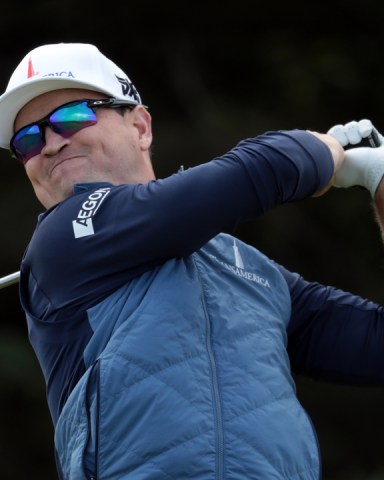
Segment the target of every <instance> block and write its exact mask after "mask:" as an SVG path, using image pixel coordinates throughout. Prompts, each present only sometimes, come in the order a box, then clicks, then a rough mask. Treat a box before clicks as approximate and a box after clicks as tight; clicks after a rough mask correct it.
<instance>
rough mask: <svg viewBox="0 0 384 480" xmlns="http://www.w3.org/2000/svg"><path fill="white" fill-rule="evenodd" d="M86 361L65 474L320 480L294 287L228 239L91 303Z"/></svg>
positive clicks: (82, 479)
mask: <svg viewBox="0 0 384 480" xmlns="http://www.w3.org/2000/svg"><path fill="white" fill-rule="evenodd" d="M88 318H89V322H90V323H91V325H92V328H93V330H94V335H93V337H92V339H91V341H90V343H89V345H88V347H87V350H86V352H85V354H84V358H85V361H86V365H87V366H88V369H87V371H86V373H85V374H84V376H83V377H82V379H81V380H80V381H79V382H78V384H77V386H76V388H75V389H74V390H73V392H72V393H71V395H70V397H69V399H68V401H67V403H66V405H65V407H64V409H63V411H62V414H61V416H60V418H59V421H58V423H57V427H56V432H55V445H56V449H57V452H58V458H59V461H60V464H61V469H62V471H63V475H64V478H65V479H68V480H86V479H90V478H94V479H98V480H104V479H105V480H117V479H119V480H122V479H124V480H160V479H164V480H170V479H173V480H183V479H194V480H223V479H227V480H250V479H254V480H264V479H274V480H277V479H290V480H317V479H319V478H320V460H319V453H318V445H317V439H316V435H315V433H314V431H313V427H312V424H311V422H310V420H309V418H308V416H307V414H306V412H305V411H304V410H303V408H302V407H301V405H300V404H299V402H298V400H297V398H296V395H295V385H294V382H293V380H292V377H291V373H290V365H289V359H288V356H287V351H286V343H287V335H286V327H287V323H288V321H289V318H290V295H289V291H288V288H287V285H286V283H285V281H284V279H283V277H282V276H281V274H280V272H279V271H278V269H277V268H276V267H275V265H274V264H273V262H271V261H270V260H268V259H267V258H266V257H265V256H264V255H263V254H261V253H260V252H258V251H257V250H255V249H253V248H251V247H249V246H247V245H245V244H243V243H242V242H240V241H239V240H237V239H234V237H231V236H229V235H224V234H222V235H218V236H217V237H215V238H214V239H213V240H212V241H210V242H209V243H208V244H206V245H205V246H204V248H202V249H201V250H199V251H198V252H196V253H194V254H193V255H191V256H190V257H188V258H185V259H174V260H170V261H168V262H166V263H165V264H164V265H162V266H161V267H159V268H157V269H155V270H153V271H151V272H148V273H146V274H144V275H142V276H140V277H139V278H137V279H135V280H133V281H131V282H129V283H128V284H127V285H125V286H124V287H122V288H120V289H119V290H118V291H116V292H115V293H114V294H113V295H111V296H110V297H108V298H107V299H106V300H104V301H103V302H102V303H100V304H98V305H97V306H95V307H93V308H92V309H90V310H89V311H88Z"/></svg>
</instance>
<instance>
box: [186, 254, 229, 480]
mask: <svg viewBox="0 0 384 480" xmlns="http://www.w3.org/2000/svg"><path fill="white" fill-rule="evenodd" d="M193 258H194V264H195V267H196V272H197V275H198V277H199V285H200V290H201V298H202V304H203V310H204V316H205V320H206V322H205V323H206V335H205V346H206V350H207V354H208V359H209V367H210V369H209V370H210V376H211V386H212V397H213V411H214V416H215V440H216V478H217V480H224V428H223V416H222V408H221V401H220V391H219V384H218V380H217V368H216V359H215V354H214V352H213V348H212V326H211V321H210V318H209V314H208V309H207V305H206V300H205V293H204V288H203V285H202V283H203V282H202V279H201V276H200V272H199V267H198V265H197V261H196V258H195V256H194V255H193Z"/></svg>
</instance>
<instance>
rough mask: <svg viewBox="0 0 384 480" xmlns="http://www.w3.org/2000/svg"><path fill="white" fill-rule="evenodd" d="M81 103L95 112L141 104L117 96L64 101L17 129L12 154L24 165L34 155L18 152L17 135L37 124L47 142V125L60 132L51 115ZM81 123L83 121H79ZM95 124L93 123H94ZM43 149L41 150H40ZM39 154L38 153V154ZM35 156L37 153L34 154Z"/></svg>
mask: <svg viewBox="0 0 384 480" xmlns="http://www.w3.org/2000/svg"><path fill="white" fill-rule="evenodd" d="M80 103H86V105H87V107H88V108H90V109H91V110H92V111H93V113H96V112H95V111H94V110H93V109H94V108H121V107H125V108H128V109H131V110H132V109H133V108H134V107H136V106H137V105H139V104H138V103H135V102H132V101H130V100H119V99H116V98H102V99H89V98H81V99H79V100H72V101H70V102H67V103H63V104H62V105H60V106H58V107H57V108H55V109H54V110H52V111H51V112H50V113H48V115H45V116H44V117H43V118H41V119H40V120H37V121H36V122H32V123H29V124H27V125H24V127H22V128H20V129H19V130H17V132H15V133H14V134H13V136H12V138H11V140H10V143H9V149H10V152H11V156H12V158H14V159H16V160H17V161H19V162H20V163H22V164H23V165H25V164H26V163H27V162H28V160H29V159H30V158H32V157H29V158H27V159H26V160H24V159H23V157H22V156H21V155H20V154H19V153H18V152H17V149H16V147H15V146H14V144H13V142H14V140H15V138H16V136H17V135H18V134H19V133H20V132H21V131H22V130H24V129H28V128H30V127H33V126H37V127H38V129H39V133H40V139H41V140H42V142H44V143H45V134H44V128H45V127H50V128H51V129H52V130H53V131H54V132H56V133H58V132H57V130H56V129H55V125H54V124H53V123H52V122H51V121H50V117H51V116H52V115H53V114H54V113H55V112H57V111H58V110H60V109H62V108H66V107H68V106H70V105H72V104H73V105H74V106H75V105H77V104H80ZM79 123H81V122H79ZM96 123H97V120H96V121H95V123H94V124H96ZM94 124H93V125H94ZM83 128H86V126H85V127H81V128H79V130H82V129H83ZM79 130H76V131H74V132H73V133H72V134H71V135H69V136H68V137H67V138H69V137H70V136H72V135H74V134H75V133H77V131H79ZM40 151H41V150H40ZM36 155H38V153H37V154H36ZM33 156H35V155H33Z"/></svg>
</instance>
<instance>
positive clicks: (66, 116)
mask: <svg viewBox="0 0 384 480" xmlns="http://www.w3.org/2000/svg"><path fill="white" fill-rule="evenodd" d="M48 123H49V125H50V126H52V128H53V130H54V131H55V132H56V133H59V134H60V135H61V136H63V137H64V138H69V137H70V136H71V135H73V134H74V133H76V132H78V131H79V130H81V129H82V128H86V127H89V126H91V125H95V123H97V119H96V114H95V112H94V111H93V110H92V109H91V108H89V107H88V105H87V102H81V103H75V104H69V105H64V106H63V107H61V108H59V109H57V110H56V111H54V112H53V113H52V115H51V116H50V117H49V121H48Z"/></svg>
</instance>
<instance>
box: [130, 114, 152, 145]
mask: <svg viewBox="0 0 384 480" xmlns="http://www.w3.org/2000/svg"><path fill="white" fill-rule="evenodd" d="M132 115H133V126H134V127H136V128H137V131H138V133H139V142H140V148H141V149H142V150H149V149H150V148H151V144H152V117H151V115H150V113H149V112H148V110H147V109H146V108H145V107H143V106H142V105H138V106H137V107H135V109H134V110H133V112H132Z"/></svg>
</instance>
